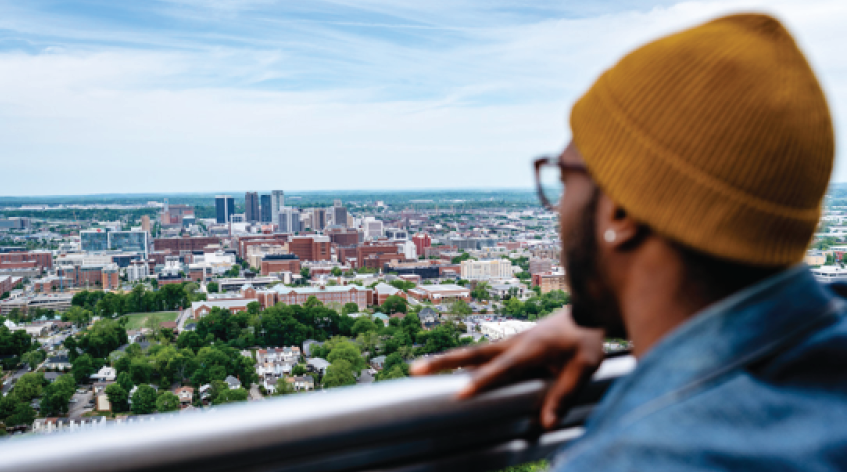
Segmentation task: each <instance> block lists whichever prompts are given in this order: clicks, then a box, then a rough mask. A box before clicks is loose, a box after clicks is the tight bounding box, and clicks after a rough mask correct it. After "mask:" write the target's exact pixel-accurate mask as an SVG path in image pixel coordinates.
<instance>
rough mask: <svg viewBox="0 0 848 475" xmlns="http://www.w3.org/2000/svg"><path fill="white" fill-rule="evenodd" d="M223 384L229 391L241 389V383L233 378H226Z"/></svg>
mask: <svg viewBox="0 0 848 475" xmlns="http://www.w3.org/2000/svg"><path fill="white" fill-rule="evenodd" d="M224 382H225V383H226V384H227V387H229V388H230V389H241V381H239V380H238V378H236V377H234V376H227V378H226V379H224Z"/></svg>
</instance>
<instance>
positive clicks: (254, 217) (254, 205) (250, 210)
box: [244, 191, 260, 223]
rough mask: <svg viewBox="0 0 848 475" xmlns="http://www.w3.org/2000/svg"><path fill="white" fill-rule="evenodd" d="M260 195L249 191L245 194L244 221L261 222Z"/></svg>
mask: <svg viewBox="0 0 848 475" xmlns="http://www.w3.org/2000/svg"><path fill="white" fill-rule="evenodd" d="M259 218H260V216H259V193H257V192H255V191H248V192H247V193H245V194H244V220H245V221H247V222H248V223H256V222H259Z"/></svg>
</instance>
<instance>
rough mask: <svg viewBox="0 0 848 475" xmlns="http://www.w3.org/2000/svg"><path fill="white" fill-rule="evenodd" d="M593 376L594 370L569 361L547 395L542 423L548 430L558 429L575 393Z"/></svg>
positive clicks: (543, 404)
mask: <svg viewBox="0 0 848 475" xmlns="http://www.w3.org/2000/svg"><path fill="white" fill-rule="evenodd" d="M591 375H592V370H591V369H589V368H588V367H586V366H585V365H582V364H580V363H579V362H577V361H575V360H571V361H569V362H568V363H567V364H566V365H565V368H563V371H562V372H561V373H560V374H559V375H558V376H557V378H556V379H555V380H554V382H553V383H552V384H551V387H550V388H549V389H548V392H547V394H545V400H544V402H543V403H542V412H541V422H542V426H543V427H545V428H546V429H549V430H550V429H553V428H555V427H556V424H557V422H558V421H559V418H560V417H562V411H563V409H564V408H565V407H567V406H568V403H569V401H571V400H572V399H573V397H572V396H573V395H574V392H575V391H577V390H579V389H580V387H581V384H582V383H583V382H584V381H585V380H586V379H588V378H589V377H590V376H591Z"/></svg>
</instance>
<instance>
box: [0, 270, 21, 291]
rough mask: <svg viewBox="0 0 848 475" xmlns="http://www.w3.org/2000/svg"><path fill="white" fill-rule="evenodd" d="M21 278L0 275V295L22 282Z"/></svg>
mask: <svg viewBox="0 0 848 475" xmlns="http://www.w3.org/2000/svg"><path fill="white" fill-rule="evenodd" d="M23 280H24V278H23V277H15V276H12V275H0V295H3V294H5V293H6V292H11V291H12V290H13V289H14V288H15V286H16V285H18V284H20V283H21V282H23Z"/></svg>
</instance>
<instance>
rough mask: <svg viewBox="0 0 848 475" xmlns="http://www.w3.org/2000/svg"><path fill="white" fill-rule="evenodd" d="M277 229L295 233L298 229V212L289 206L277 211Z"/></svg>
mask: <svg viewBox="0 0 848 475" xmlns="http://www.w3.org/2000/svg"><path fill="white" fill-rule="evenodd" d="M277 222H278V223H279V226H280V228H279V231H280V232H282V233H296V232H299V231H300V212H299V211H298V210H296V209H294V208H292V207H290V206H287V207H284V208H283V209H281V210H280V212H279V213H277Z"/></svg>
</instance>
